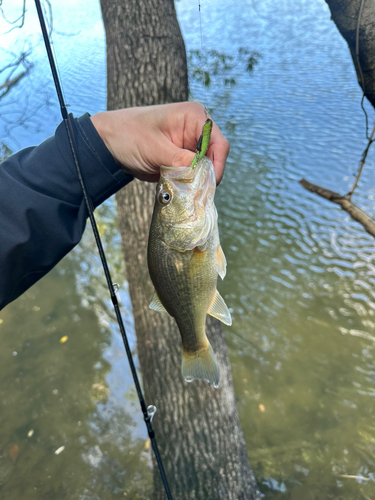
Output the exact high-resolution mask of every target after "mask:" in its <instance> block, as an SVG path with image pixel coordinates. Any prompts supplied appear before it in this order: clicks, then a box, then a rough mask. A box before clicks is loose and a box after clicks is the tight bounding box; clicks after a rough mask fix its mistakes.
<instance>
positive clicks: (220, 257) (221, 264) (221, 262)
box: [216, 243, 227, 280]
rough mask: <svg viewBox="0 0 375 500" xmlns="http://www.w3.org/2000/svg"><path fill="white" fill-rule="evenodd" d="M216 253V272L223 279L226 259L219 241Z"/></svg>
mask: <svg viewBox="0 0 375 500" xmlns="http://www.w3.org/2000/svg"><path fill="white" fill-rule="evenodd" d="M216 254H217V272H218V273H219V276H220V278H221V279H222V280H223V279H224V278H225V275H226V272H227V259H226V258H225V255H224V252H223V249H222V248H221V245H220V243H219V244H218V246H217V250H216Z"/></svg>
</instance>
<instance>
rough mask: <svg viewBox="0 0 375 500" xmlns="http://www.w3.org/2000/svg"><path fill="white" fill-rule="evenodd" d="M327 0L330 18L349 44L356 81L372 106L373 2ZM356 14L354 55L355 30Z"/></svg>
mask: <svg viewBox="0 0 375 500" xmlns="http://www.w3.org/2000/svg"><path fill="white" fill-rule="evenodd" d="M326 2H327V4H328V6H329V8H330V11H331V15H332V19H333V21H334V22H335V24H336V26H337V28H338V30H339V31H340V33H341V35H342V36H343V37H344V38H345V40H346V41H347V43H348V46H349V50H350V53H351V56H352V59H353V63H354V67H355V70H356V72H357V77H358V82H359V84H360V86H361V87H362V90H363V91H364V93H365V96H366V97H367V99H368V100H369V101H370V102H371V104H372V105H373V106H374V107H375V29H374V23H375V3H374V2H373V0H326ZM361 7H362V8H361ZM359 15H360V23H359V31H358V57H357V55H356V33H357V24H358V16H359ZM358 60H359V63H360V67H359V65H358ZM361 73H362V74H361Z"/></svg>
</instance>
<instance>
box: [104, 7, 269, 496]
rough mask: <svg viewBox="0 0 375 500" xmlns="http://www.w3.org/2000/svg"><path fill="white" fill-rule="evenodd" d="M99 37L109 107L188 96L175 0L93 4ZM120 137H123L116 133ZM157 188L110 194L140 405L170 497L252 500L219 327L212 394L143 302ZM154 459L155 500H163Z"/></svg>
mask: <svg viewBox="0 0 375 500" xmlns="http://www.w3.org/2000/svg"><path fill="white" fill-rule="evenodd" d="M101 6H102V12H103V19H104V25H105V28H106V36H107V73H108V109H118V108H122V107H130V106H140V105H151V104H161V103H167V102H176V101H184V100H187V97H188V81H187V66H186V54H185V46H184V42H183V39H182V36H181V32H180V28H179V25H178V22H177V17H176V12H175V8H174V2H173V0H138V1H136V0H128V1H123V0H122V1H121V0H111V1H110V0H101ZM124 140H126V138H124ZM154 190H155V185H152V184H148V183H144V182H143V183H141V182H139V181H133V182H132V183H131V184H130V185H128V186H127V187H126V188H125V189H123V190H122V191H121V192H119V193H118V194H117V203H118V212H119V220H120V232H121V236H122V241H123V247H124V253H125V263H126V271H127V278H128V280H129V288H130V295H131V299H132V304H133V314H134V321H135V329H136V334H137V345H138V353H139V360H140V365H141V369H142V376H143V382H144V391H145V398H146V401H147V404H154V405H155V406H156V407H157V409H158V411H157V413H156V416H155V419H154V421H153V426H154V429H155V433H156V437H157V441H158V445H159V448H160V451H161V455H162V458H163V463H164V467H165V469H166V474H167V477H168V480H169V482H170V486H171V490H172V494H173V497H174V498H175V499H176V500H177V499H178V500H185V499H186V500H188V499H199V500H210V499H212V500H220V499H225V500H231V499H233V500H234V499H244V500H245V499H247V500H248V499H256V498H260V495H259V492H258V490H257V487H256V484H255V480H254V476H253V473H252V471H251V469H250V465H249V462H248V458H247V453H246V447H245V442H244V438H243V434H242V430H241V427H240V423H239V419H238V414H237V410H236V406H235V401H234V393H233V385H232V377H231V373H230V365H229V360H228V355H227V350H226V346H225V342H224V337H223V333H222V329H221V326H220V324H219V323H218V322H217V321H216V320H213V319H211V318H210V320H209V321H208V336H209V338H210V341H211V343H212V347H213V349H214V351H215V353H216V355H217V359H218V362H219V365H220V371H221V381H220V387H219V389H217V390H215V389H213V388H212V387H211V386H209V385H208V384H207V383H205V382H198V381H196V382H194V383H192V384H186V383H185V382H184V381H183V379H182V377H181V373H180V365H181V340H180V335H179V332H178V329H177V326H176V324H175V321H174V320H173V319H172V318H170V317H169V316H168V315H167V314H162V313H157V312H154V311H152V310H150V309H149V308H148V304H149V302H150V300H151V297H152V293H153V287H152V284H151V281H150V278H149V275H148V269H147V260H146V258H147V257H146V249H147V239H148V231H149V226H150V220H151V213H152V207H153V201H154ZM164 498H165V494H164V490H163V488H162V485H161V483H160V479H159V473H158V469H157V467H156V466H155V464H154V499H164Z"/></svg>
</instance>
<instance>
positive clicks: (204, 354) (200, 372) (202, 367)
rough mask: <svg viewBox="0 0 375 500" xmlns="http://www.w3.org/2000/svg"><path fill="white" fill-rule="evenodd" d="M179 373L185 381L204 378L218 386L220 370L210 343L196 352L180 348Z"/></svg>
mask: <svg viewBox="0 0 375 500" xmlns="http://www.w3.org/2000/svg"><path fill="white" fill-rule="evenodd" d="M181 373H182V376H183V377H184V379H185V381H186V382H192V381H193V380H196V379H199V380H205V381H206V382H208V383H209V384H212V385H213V386H214V387H215V389H216V388H217V387H218V386H219V379H220V371H219V366H218V364H217V361H216V357H215V354H214V351H213V350H212V347H211V344H210V343H208V346H207V347H206V348H205V349H201V350H200V351H198V352H196V353H190V352H186V351H185V350H184V349H183V348H182V365H181Z"/></svg>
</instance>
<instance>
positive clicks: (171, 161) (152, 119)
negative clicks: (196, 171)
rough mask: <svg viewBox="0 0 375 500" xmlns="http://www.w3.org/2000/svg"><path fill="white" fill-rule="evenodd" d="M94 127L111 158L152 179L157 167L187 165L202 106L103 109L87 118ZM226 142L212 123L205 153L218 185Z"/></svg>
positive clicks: (200, 123)
mask: <svg viewBox="0 0 375 500" xmlns="http://www.w3.org/2000/svg"><path fill="white" fill-rule="evenodd" d="M91 121H92V123H93V124H94V127H95V128H96V130H97V131H98V133H99V135H100V137H101V138H102V140H103V141H104V143H105V145H106V146H107V148H108V149H109V151H110V153H111V154H112V156H113V157H114V158H115V160H116V161H117V162H118V163H119V164H120V165H121V167H122V168H123V170H125V172H128V173H130V174H132V175H133V176H134V177H136V178H137V179H140V180H143V181H149V182H154V181H158V179H159V172H160V166H161V165H165V166H172V167H180V166H186V167H188V166H190V164H191V162H192V161H193V159H194V156H195V149H196V147H197V142H198V139H199V137H200V135H201V133H202V127H203V124H204V122H205V115H204V108H203V106H202V105H201V104H198V103H196V102H181V103H174V104H162V105H159V106H147V107H137V108H126V109H120V110H117V111H104V112H102V113H98V114H96V115H93V116H92V117H91ZM228 153H229V144H228V141H227V140H226V139H225V137H224V136H223V134H222V133H221V132H220V130H219V128H218V127H217V126H216V125H215V123H214V124H213V127H212V134H211V141H210V146H209V148H208V152H207V156H208V157H209V158H210V159H211V160H212V159H214V161H213V164H214V169H215V175H216V183H217V184H219V183H220V181H221V179H222V177H223V174H224V167H225V161H226V159H227V156H228Z"/></svg>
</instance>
